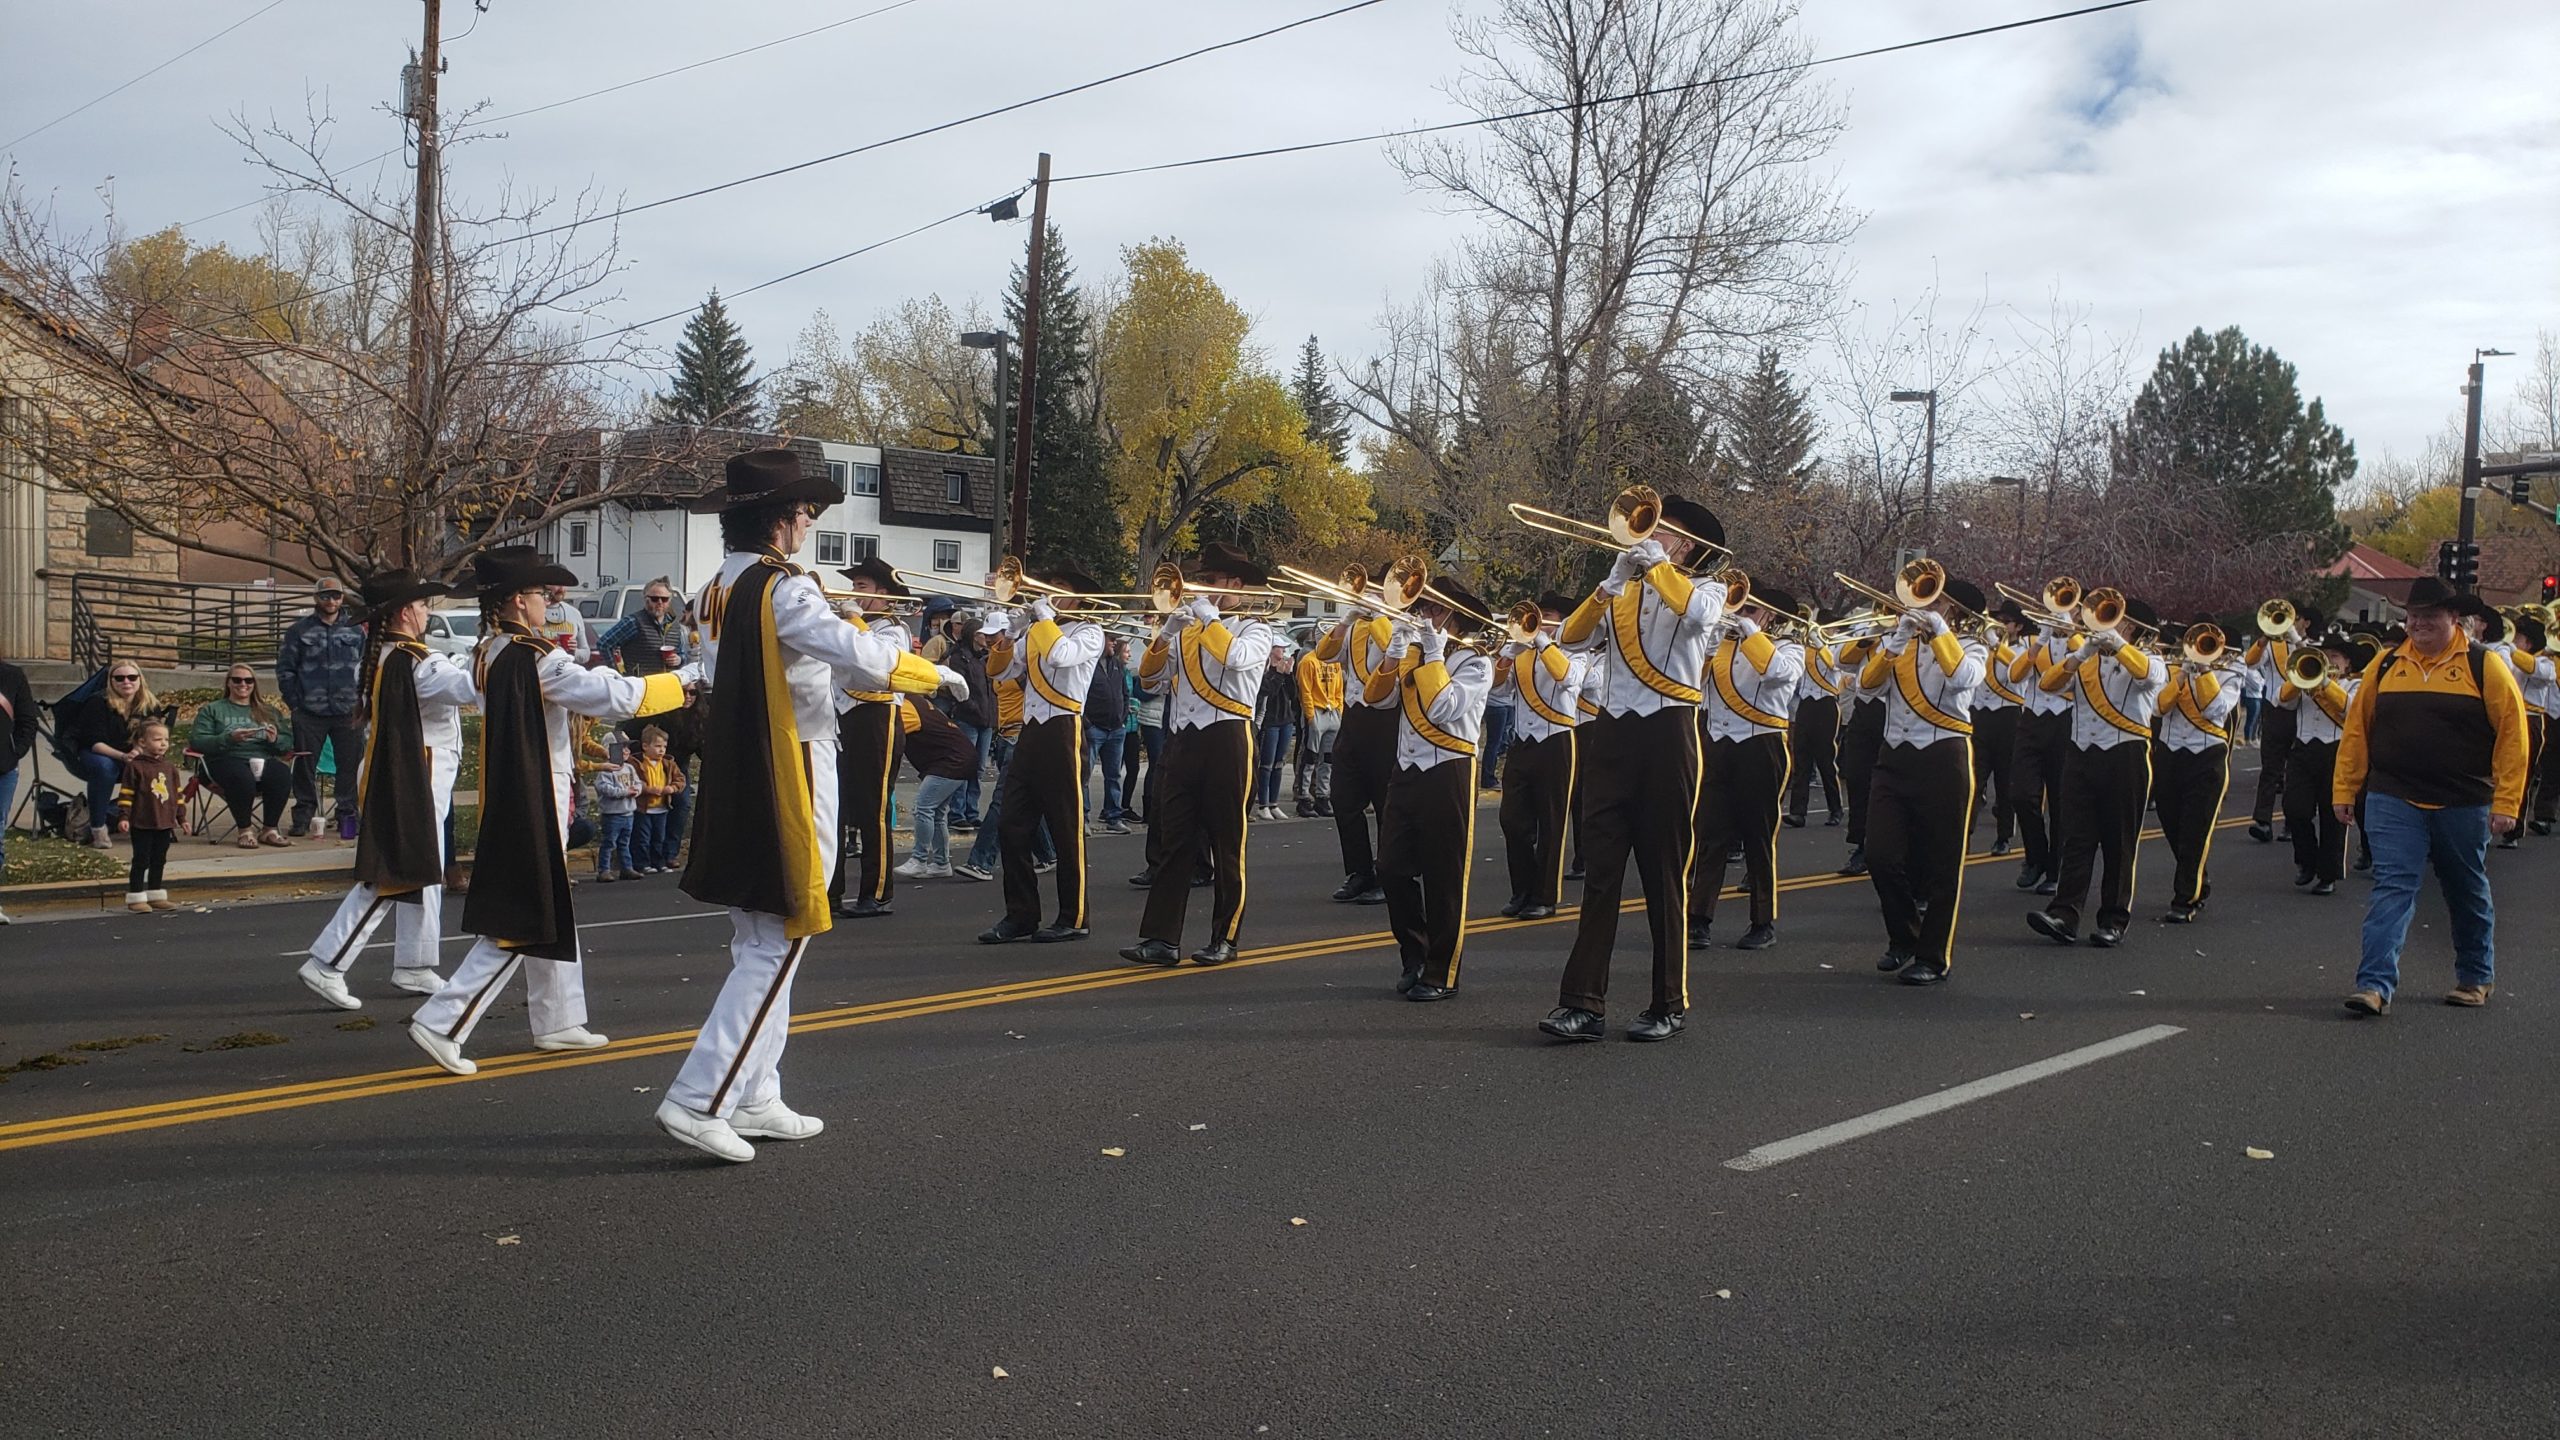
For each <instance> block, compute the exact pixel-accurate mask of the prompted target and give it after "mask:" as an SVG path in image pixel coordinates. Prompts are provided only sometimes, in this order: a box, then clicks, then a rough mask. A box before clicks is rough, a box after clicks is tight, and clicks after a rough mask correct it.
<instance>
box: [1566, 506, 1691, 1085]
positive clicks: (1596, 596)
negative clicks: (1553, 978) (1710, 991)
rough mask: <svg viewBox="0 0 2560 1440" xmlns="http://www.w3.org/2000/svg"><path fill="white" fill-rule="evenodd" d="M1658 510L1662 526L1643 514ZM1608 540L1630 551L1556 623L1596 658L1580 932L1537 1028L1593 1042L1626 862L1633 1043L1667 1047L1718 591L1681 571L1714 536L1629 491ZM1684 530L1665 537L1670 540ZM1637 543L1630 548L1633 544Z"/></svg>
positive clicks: (1679, 1014)
mask: <svg viewBox="0 0 2560 1440" xmlns="http://www.w3.org/2000/svg"><path fill="white" fill-rule="evenodd" d="M1657 507H1658V510H1659V518H1660V522H1661V523H1660V524H1659V525H1658V526H1657V525H1656V524H1655V523H1654V520H1655V516H1654V514H1652V513H1648V512H1650V511H1652V510H1654V509H1655V508H1657ZM1611 518H1612V520H1613V521H1616V522H1618V524H1617V525H1615V526H1613V529H1612V533H1613V534H1624V535H1626V536H1627V537H1629V538H1631V539H1632V542H1633V543H1631V544H1629V545H1628V547H1627V549H1626V550H1625V551H1623V552H1622V553H1621V554H1620V555H1619V556H1618V559H1617V563H1616V564H1614V565H1613V566H1611V567H1610V570H1609V575H1608V578H1606V579H1604V580H1602V581H1601V582H1600V584H1599V586H1598V587H1597V588H1595V589H1594V590H1593V591H1592V593H1591V596H1590V598H1588V599H1586V600H1584V601H1583V602H1582V604H1581V605H1580V606H1578V607H1576V608H1575V610H1574V612H1573V614H1572V615H1571V616H1569V617H1567V618H1566V620H1565V622H1564V629H1563V631H1562V635H1561V639H1562V641H1563V643H1564V646H1565V648H1566V649H1568V650H1571V651H1576V652H1579V653H1583V654H1588V655H1591V656H1592V657H1593V659H1592V669H1591V672H1590V675H1589V676H1588V677H1587V678H1586V680H1585V682H1584V691H1585V694H1586V696H1587V697H1588V698H1589V699H1590V700H1591V701H1592V703H1593V704H1594V706H1595V707H1596V711H1597V713H1595V714H1593V715H1592V716H1591V718H1590V719H1588V720H1586V721H1584V722H1583V723H1582V726H1581V727H1580V732H1581V733H1580V735H1579V737H1578V748H1579V750H1580V756H1581V776H1580V783H1581V787H1582V820H1581V846H1582V863H1583V867H1584V871H1585V875H1584V879H1583V887H1582V915H1581V925H1580V928H1579V929H1578V930H1577V931H1576V932H1575V934H1574V941H1573V951H1572V953H1571V954H1570V955H1569V956H1567V957H1566V960H1565V967H1564V979H1563V983H1562V984H1561V985H1560V986H1559V987H1558V992H1557V996H1556V1008H1555V1009H1554V1010H1553V1011H1552V1012H1550V1013H1549V1014H1548V1015H1547V1018H1546V1019H1544V1020H1542V1021H1540V1022H1538V1028H1539V1029H1540V1030H1543V1031H1545V1032H1546V1033H1547V1034H1549V1035H1552V1036H1555V1037H1556V1038H1558V1039H1560V1040H1597V1039H1599V1038H1601V1036H1602V1035H1603V1034H1604V1033H1606V1029H1607V1022H1606V1021H1605V1020H1604V1019H1603V1016H1604V1014H1605V1013H1606V1008H1607V1005H1608V995H1609V952H1610V949H1611V947H1612V946H1613V945H1615V943H1616V941H1617V938H1618V900H1619V895H1620V894H1621V892H1622V891H1623V890H1624V888H1625V885H1626V875H1627V861H1628V859H1629V858H1630V856H1632V857H1633V859H1634V860H1635V864H1636V875H1637V879H1638V880H1639V881H1640V882H1641V883H1642V885H1643V886H1644V898H1645V918H1646V919H1647V920H1648V921H1649V922H1650V923H1651V925H1652V929H1653V998H1652V1003H1651V1004H1650V1005H1648V1006H1646V1007H1645V1010H1644V1012H1643V1013H1642V1014H1640V1015H1638V1016H1637V1017H1636V1022H1635V1024H1633V1025H1632V1026H1630V1027H1628V1030H1627V1038H1628V1039H1630V1040H1668V1039H1670V1038H1671V1037H1672V1036H1674V1035H1677V1034H1679V1033H1680V1031H1681V1029H1682V1027H1684V1026H1685V1025H1686V1024H1687V1023H1688V1021H1687V1019H1686V1016H1687V1013H1688V1009H1689V859H1690V846H1691V844H1692V843H1693V841H1694V839H1695V836H1696V833H1697V831H1696V824H1695V821H1696V816H1697V805H1698V720H1697V715H1696V713H1695V712H1696V710H1697V706H1698V700H1699V698H1700V693H1701V692H1700V689H1699V686H1700V682H1701V681H1703V680H1704V679H1705V678H1706V659H1707V646H1708V643H1709V641H1710V639H1711V637H1712V636H1713V633H1714V631H1715V628H1716V624H1717V622H1718V621H1719V620H1721V619H1722V618H1723V616H1724V585H1723V584H1722V582H1720V581H1717V580H1713V579H1705V578H1694V577H1692V576H1691V575H1690V574H1689V572H1688V571H1686V570H1684V569H1682V568H1681V565H1682V563H1683V562H1684V561H1686V560H1688V559H1689V558H1690V557H1691V556H1692V554H1693V553H1694V552H1696V551H1697V550H1699V549H1701V548H1703V547H1702V546H1700V545H1698V544H1696V543H1693V541H1692V540H1691V538H1690V537H1693V536H1694V537H1696V540H1698V541H1703V542H1706V543H1708V544H1713V545H1719V546H1720V545H1722V544H1723V543H1724V527H1723V525H1721V524H1720V523H1718V522H1717V520H1716V517H1715V516H1714V515H1713V514H1711V513H1710V512H1709V511H1708V510H1707V508H1706V507H1705V506H1703V505H1699V504H1696V503H1695V502H1692V501H1687V500H1681V499H1677V498H1673V499H1664V500H1657V499H1656V498H1655V497H1654V495H1653V493H1652V491H1650V490H1648V489H1644V488H1643V487H1635V488H1634V489H1631V490H1630V491H1629V492H1628V493H1627V494H1622V495H1621V496H1619V500H1618V504H1617V505H1616V506H1613V507H1612V517H1611ZM1675 527H1676V529H1677V530H1679V531H1683V532H1686V533H1685V534H1675V533H1673V532H1674V529H1675ZM1638 537H1640V538H1638Z"/></svg>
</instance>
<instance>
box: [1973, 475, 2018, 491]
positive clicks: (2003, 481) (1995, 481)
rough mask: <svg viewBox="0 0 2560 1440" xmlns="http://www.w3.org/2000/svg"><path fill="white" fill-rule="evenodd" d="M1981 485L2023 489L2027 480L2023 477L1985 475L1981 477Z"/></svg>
mask: <svg viewBox="0 0 2560 1440" xmlns="http://www.w3.org/2000/svg"><path fill="white" fill-rule="evenodd" d="M1982 483H1983V484H1985V485H2016V486H2019V487H2021V488H2023V487H2024V486H2025V485H2026V483H2027V479H2026V477H2025V476H2023V475H1985V476H1983V477H1982Z"/></svg>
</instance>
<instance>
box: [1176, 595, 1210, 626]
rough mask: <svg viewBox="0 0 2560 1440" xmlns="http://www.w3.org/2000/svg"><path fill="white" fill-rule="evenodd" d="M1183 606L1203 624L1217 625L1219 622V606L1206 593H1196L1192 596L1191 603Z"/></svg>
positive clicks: (1192, 616) (1193, 617)
mask: <svg viewBox="0 0 2560 1440" xmlns="http://www.w3.org/2000/svg"><path fill="white" fill-rule="evenodd" d="M1182 608H1183V609H1184V610H1185V611H1186V612H1188V613H1189V614H1190V616H1191V618H1192V619H1194V620H1197V621H1199V622H1200V623H1201V624H1203V625H1215V624H1217V623H1218V607H1217V605H1216V604H1215V603H1213V602H1212V601H1211V600H1210V599H1209V597H1208V596H1206V595H1195V596H1193V597H1191V603H1189V604H1187V605H1185V606H1183V607H1182Z"/></svg>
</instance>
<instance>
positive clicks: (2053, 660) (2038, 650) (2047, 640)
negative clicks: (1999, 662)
mask: <svg viewBox="0 0 2560 1440" xmlns="http://www.w3.org/2000/svg"><path fill="white" fill-rule="evenodd" d="M2070 656H2071V639H2070V637H2069V636H2067V635H2065V634H2063V633H2062V632H2061V631H2059V630H2055V629H2052V628H2050V627H2043V628H2039V629H2038V630H2037V631H2036V633H2035V636H2034V638H2032V639H2030V640H2028V641H2027V643H2026V646H2025V648H2024V649H2021V650H2019V651H2018V652H2017V655H2016V656H2015V657H2014V658H2013V659H2011V660H2010V662H2009V688H2010V689H2012V690H2015V691H2016V692H2017V693H2018V703H2019V704H2021V705H2023V706H2025V707H2026V711H2027V713H2028V714H2030V715H2059V714H2061V713H2063V712H2064V711H2066V710H2069V709H2070V708H2071V697H2070V696H2069V695H2067V694H2064V693H2061V692H2059V691H2053V690H2047V689H2045V688H2044V686H2043V685H2041V684H2039V683H2038V682H2039V681H2040V680H2042V679H2043V678H2044V672H2045V671H2046V669H2047V668H2049V667H2051V666H2053V665H2055V664H2058V663H2060V662H2062V661H2064V660H2067V659H2069V658H2070Z"/></svg>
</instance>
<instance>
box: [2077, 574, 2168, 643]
mask: <svg viewBox="0 0 2560 1440" xmlns="http://www.w3.org/2000/svg"><path fill="white" fill-rule="evenodd" d="M2124 619H2125V613H2124V592H2123V591H2121V590H2117V589H2115V588H2113V587H2112V586H2105V585H2101V586H2099V587H2098V588H2097V589H2095V590H2092V591H2090V592H2089V593H2088V594H2086V595H2084V596H2082V597H2081V600H2080V623H2081V625H2082V627H2083V628H2085V629H2089V630H2112V629H2114V628H2115V627H2116V624H2117V622H2119V621H2122V620H2124ZM2130 623H2131V624H2132V626H2133V628H2134V629H2136V630H2139V631H2145V632H2148V633H2149V634H2150V636H2151V637H2152V638H2153V639H2154V640H2157V639H2158V638H2160V627H2159V626H2157V625H2145V624H2143V623H2142V622H2141V621H2139V620H2135V621H2132V622H2130Z"/></svg>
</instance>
